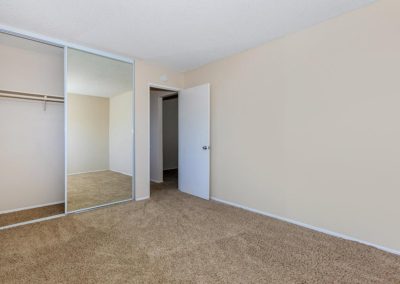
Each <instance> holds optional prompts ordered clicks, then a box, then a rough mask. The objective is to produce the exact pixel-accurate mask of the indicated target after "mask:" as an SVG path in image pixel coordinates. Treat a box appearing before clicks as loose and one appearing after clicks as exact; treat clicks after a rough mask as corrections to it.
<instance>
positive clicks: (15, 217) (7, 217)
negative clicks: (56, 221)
mask: <svg viewBox="0 0 400 284" xmlns="http://www.w3.org/2000/svg"><path fill="white" fill-rule="evenodd" d="M59 214H64V203H62V204H55V205H49V206H43V207H39V208H33V209H27V210H21V211H17V212H12V213H5V214H0V227H3V226H7V225H12V224H17V223H22V222H27V221H32V220H35V219H40V218H45V217H50V216H54V215H59Z"/></svg>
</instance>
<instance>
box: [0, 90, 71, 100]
mask: <svg viewBox="0 0 400 284" xmlns="http://www.w3.org/2000/svg"><path fill="white" fill-rule="evenodd" d="M0 97H3V98H13V99H22V100H32V101H42V102H43V101H44V102H52V103H64V97H59V96H48V95H41V94H32V93H24V92H16V91H8V90H0Z"/></svg>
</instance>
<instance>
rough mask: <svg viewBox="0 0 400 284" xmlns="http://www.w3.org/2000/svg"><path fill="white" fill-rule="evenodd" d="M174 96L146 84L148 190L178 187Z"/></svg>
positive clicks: (175, 95)
mask: <svg viewBox="0 0 400 284" xmlns="http://www.w3.org/2000/svg"><path fill="white" fill-rule="evenodd" d="M178 98H179V94H178V92H177V91H175V90H168V89H163V88H155V87H150V191H151V194H153V193H154V192H157V191H165V190H177V189H178V152H179V143H178V139H179V137H178V127H179V126H178V111H179V110H178V109H179V108H178Z"/></svg>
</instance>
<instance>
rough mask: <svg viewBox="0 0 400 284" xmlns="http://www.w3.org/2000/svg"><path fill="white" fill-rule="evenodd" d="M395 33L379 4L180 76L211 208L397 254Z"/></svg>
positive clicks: (390, 6)
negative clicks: (204, 98)
mask: <svg viewBox="0 0 400 284" xmlns="http://www.w3.org/2000/svg"><path fill="white" fill-rule="evenodd" d="M399 31H400V1H397V0H381V1H377V2H376V3H375V4H372V5H370V6H368V7H365V8H362V9H360V10H358V11H354V12H351V13H348V14H346V15H343V16H341V17H338V18H335V19H332V20H330V21H327V22H325V23H322V24H320V25H317V26H315V27H313V28H310V29H307V30H304V31H302V32H299V33H296V34H292V35H289V36H287V37H285V38H282V39H278V40H275V41H273V42H271V43H268V44H265V45H262V46H260V47H258V48H255V49H252V50H249V51H246V52H243V53H241V54H238V55H235V56H232V57H229V58H227V59H224V60H220V61H217V62H214V63H211V64H208V65H206V66H204V67H202V68H199V69H197V70H194V71H192V72H188V73H186V74H185V87H191V86H195V85H198V84H202V83H207V82H209V83H211V145H212V154H211V193H212V196H214V197H216V198H219V199H223V200H226V201H230V202H234V203H237V204H241V205H244V206H247V207H251V208H254V209H257V210H260V211H264V212H269V213H273V214H276V215H279V216H282V217H286V218H289V219H293V220H297V221H301V222H303V223H306V224H310V225H314V226H317V227H320V228H325V229H328V230H331V231H335V232H338V233H342V234H345V235H348V236H352V237H355V238H358V239H361V240H364V241H367V242H370V243H374V244H377V245H381V246H386V247H388V248H392V249H397V250H398V251H400V221H399V216H400V206H399V200H400V190H399V188H400V174H399V172H400V147H399V145H400V126H399V121H400V112H399V106H400V96H399V94H400V84H399V78H398V77H399V69H400V52H399V51H400V37H399Z"/></svg>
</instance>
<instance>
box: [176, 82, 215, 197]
mask: <svg viewBox="0 0 400 284" xmlns="http://www.w3.org/2000/svg"><path fill="white" fill-rule="evenodd" d="M178 176H179V190H180V191H182V192H186V193H189V194H192V195H195V196H198V197H201V198H204V199H210V84H204V85H201V86H197V87H193V88H190V89H185V90H182V91H180V92H179V175H178Z"/></svg>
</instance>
